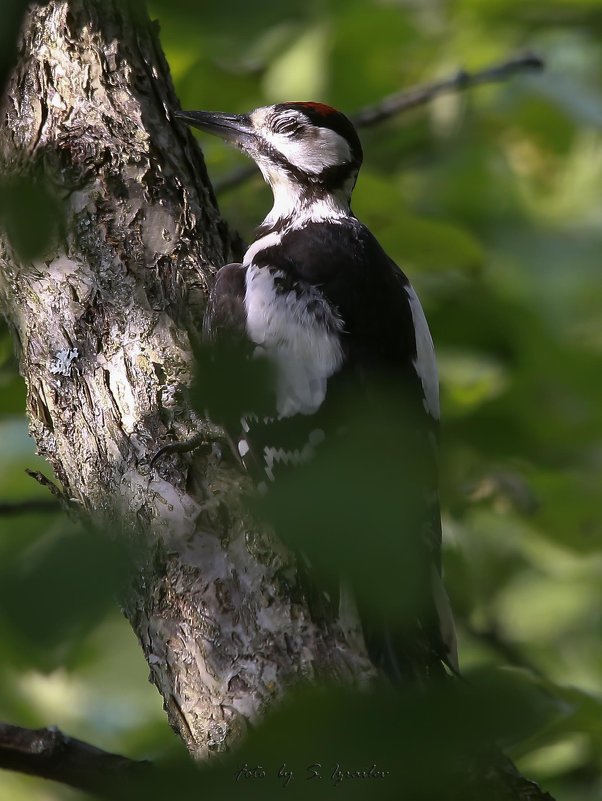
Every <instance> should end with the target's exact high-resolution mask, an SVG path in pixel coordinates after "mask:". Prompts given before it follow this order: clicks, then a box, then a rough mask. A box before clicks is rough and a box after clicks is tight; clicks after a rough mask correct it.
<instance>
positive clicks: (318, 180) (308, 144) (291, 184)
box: [175, 102, 362, 203]
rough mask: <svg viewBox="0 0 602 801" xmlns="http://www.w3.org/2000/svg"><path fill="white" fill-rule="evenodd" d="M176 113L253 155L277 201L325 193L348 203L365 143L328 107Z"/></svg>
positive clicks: (294, 105) (297, 104) (284, 105)
mask: <svg viewBox="0 0 602 801" xmlns="http://www.w3.org/2000/svg"><path fill="white" fill-rule="evenodd" d="M175 116H176V117H177V118H178V119H181V120H183V121H184V122H187V123H188V124H189V125H192V126H194V127H195V128H200V129H201V130H202V131H206V132H207V133H211V134H215V135H216V136H219V137H220V138H221V139H224V140H225V141H227V142H230V143H232V144H234V145H235V146H236V147H238V148H239V149H240V150H242V151H243V152H244V153H247V154H248V155H249V156H251V158H252V159H254V160H255V161H256V162H257V165H258V166H259V169H260V170H261V172H262V173H263V176H264V178H265V180H266V181H267V182H268V183H269V184H270V186H271V187H272V190H273V191H274V196H275V201H276V203H278V202H279V199H280V200H281V201H284V200H285V198H287V197H288V199H289V201H292V199H293V198H296V199H297V200H301V201H303V200H304V199H311V198H315V197H320V196H322V197H323V196H324V195H329V196H335V195H336V196H340V198H341V200H343V199H345V200H346V202H347V203H348V202H349V198H350V197H351V192H352V190H353V186H354V184H355V180H356V178H357V173H358V171H359V168H360V165H361V163H362V146H361V144H360V140H359V137H358V135H357V133H356V131H355V128H354V127H353V125H352V123H351V121H350V120H349V119H348V118H347V117H346V116H345V115H344V114H341V112H340V111H336V110H335V109H333V108H331V107H330V106H326V105H324V104H323V103H309V102H308V103H300V102H295V103H278V104H277V105H275V106H264V107H262V108H258V109H255V111H252V112H251V113H250V114H224V113H222V112H214V111H177V112H175Z"/></svg>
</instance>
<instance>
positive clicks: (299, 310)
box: [245, 264, 343, 418]
mask: <svg viewBox="0 0 602 801" xmlns="http://www.w3.org/2000/svg"><path fill="white" fill-rule="evenodd" d="M276 277H278V276H277V275H276ZM245 306H246V310H247V333H248V335H249V338H250V339H251V340H252V341H253V342H255V343H256V345H257V346H258V347H257V355H258V356H259V355H263V356H267V357H268V358H269V359H270V360H272V361H273V362H274V364H275V366H276V375H277V388H276V389H277V412H278V416H279V417H281V418H282V417H291V416H292V415H294V414H313V413H314V412H315V411H316V410H317V409H318V408H319V407H320V405H321V404H322V402H323V401H324V398H325V397H326V385H327V382H328V379H329V378H330V376H332V375H333V374H334V373H335V372H336V371H337V370H338V369H339V368H340V367H341V365H342V363H343V351H342V348H341V344H340V339H339V333H340V332H341V331H342V328H343V322H342V320H341V319H340V318H339V317H338V316H337V315H336V314H335V313H334V311H333V309H332V308H331V307H330V305H329V304H328V302H327V301H326V299H325V298H324V297H323V296H322V294H321V293H320V291H319V290H318V289H316V288H315V287H312V286H310V285H307V286H306V287H305V290H304V293H303V296H302V297H299V296H298V295H297V293H295V292H294V291H291V292H280V291H277V290H276V288H275V286H274V275H272V272H271V271H270V270H268V269H266V268H258V267H255V266H254V265H252V264H251V265H250V266H249V268H248V269H247V276H246V294H245Z"/></svg>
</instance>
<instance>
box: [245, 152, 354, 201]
mask: <svg viewBox="0 0 602 801" xmlns="http://www.w3.org/2000/svg"><path fill="white" fill-rule="evenodd" d="M250 155H251V156H252V157H253V158H255V159H256V160H257V159H264V160H265V161H268V162H269V163H270V164H273V165H274V167H276V168H277V169H279V170H281V171H282V172H284V173H286V174H287V175H288V176H289V177H290V178H291V181H292V182H293V183H296V184H299V185H301V186H303V187H304V188H305V189H306V191H307V196H308V199H311V198H312V197H320V196H321V195H323V194H324V191H326V192H334V191H335V190H337V189H341V188H342V187H343V186H344V185H345V183H346V182H347V181H348V180H349V179H350V178H352V177H354V176H355V175H356V174H357V171H358V169H359V166H358V165H357V164H355V163H354V162H345V163H344V164H335V165H334V166H331V167H324V169H323V170H322V171H321V172H318V173H308V172H305V170H302V169H301V168H299V167H297V166H295V165H294V164H291V162H290V161H288V159H287V158H286V157H285V156H284V155H283V154H282V153H281V152H280V151H279V150H278V149H277V148H275V147H274V146H273V145H271V144H270V143H269V142H266V141H265V140H261V141H260V142H258V143H257V146H256V152H255V153H254V154H250Z"/></svg>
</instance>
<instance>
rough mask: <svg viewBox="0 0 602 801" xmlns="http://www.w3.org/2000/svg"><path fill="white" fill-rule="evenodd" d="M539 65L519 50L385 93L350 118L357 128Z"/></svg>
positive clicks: (536, 59)
mask: <svg viewBox="0 0 602 801" xmlns="http://www.w3.org/2000/svg"><path fill="white" fill-rule="evenodd" d="M543 68H544V62H543V59H541V58H540V57H539V56H538V55H537V54H535V53H523V54H522V55H519V56H515V57H514V58H511V59H508V60H507V61H502V62H501V63H499V64H492V65H491V66H490V67H486V68H485V69H483V70H479V71H478V72H466V71H465V70H460V71H459V72H457V73H456V74H455V75H452V76H451V77H449V78H444V79H443V80H441V81H434V82H433V83H428V84H425V85H424V86H416V87H415V88H414V89H407V90H405V91H403V92H397V93H396V94H394V95H389V97H385V98H384V100H381V101H379V102H378V103H375V104H374V105H373V106H366V107H365V108H363V109H361V110H360V111H358V112H357V114H355V115H354V116H353V117H352V118H351V119H352V120H353V123H354V124H355V125H356V126H357V127H358V128H367V127H369V126H370V125H376V124H377V123H379V122H382V121H383V120H386V119H388V118H389V117H393V116H395V115H396V114H399V113H400V112H402V111H408V109H411V108H416V106H423V105H425V104H426V103H430V102H431V100H434V99H435V98H436V97H439V95H442V94H449V93H451V92H463V91H465V90H466V89H472V88H473V87H474V86H480V85H481V84H483V83H497V82H498V81H505V80H507V79H508V78H510V77H511V76H512V75H515V74H516V73H518V72H526V71H530V70H541V69H543Z"/></svg>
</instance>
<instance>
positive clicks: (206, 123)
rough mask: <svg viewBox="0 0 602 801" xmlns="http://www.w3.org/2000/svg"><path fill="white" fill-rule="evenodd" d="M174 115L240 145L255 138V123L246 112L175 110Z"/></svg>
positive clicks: (195, 126) (202, 129) (244, 144)
mask: <svg viewBox="0 0 602 801" xmlns="http://www.w3.org/2000/svg"><path fill="white" fill-rule="evenodd" d="M174 117H177V119H179V120H182V121H183V122H186V123H188V125H192V126H193V127H194V128H200V129H201V131H206V132H207V133H210V134H214V136H219V137H220V139H224V140H225V141H226V142H232V144H235V145H238V146H239V147H245V146H247V145H249V144H250V143H251V141H252V140H253V139H254V138H255V132H254V130H253V124H252V123H251V119H250V117H249V116H248V115H246V114H224V113H223V112H221V111H174Z"/></svg>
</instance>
